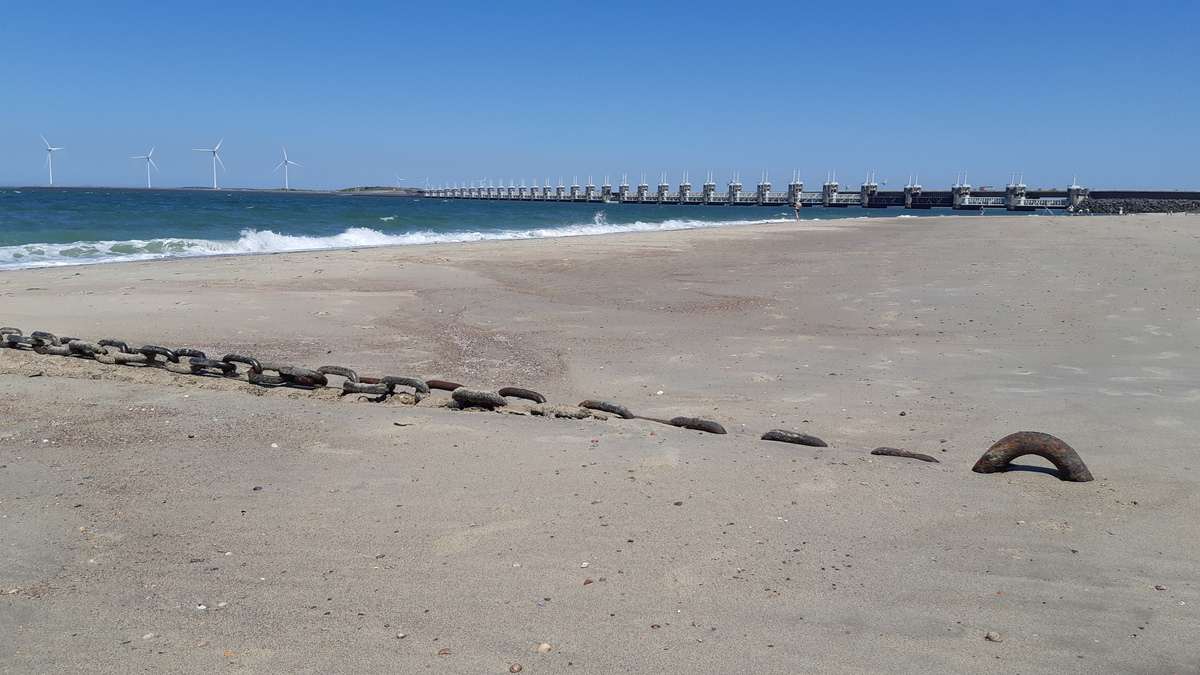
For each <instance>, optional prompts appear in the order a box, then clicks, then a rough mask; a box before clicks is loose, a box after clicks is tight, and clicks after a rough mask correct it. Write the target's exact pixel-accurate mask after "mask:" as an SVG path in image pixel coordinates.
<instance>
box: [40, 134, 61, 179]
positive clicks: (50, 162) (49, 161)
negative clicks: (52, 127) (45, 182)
mask: <svg viewBox="0 0 1200 675" xmlns="http://www.w3.org/2000/svg"><path fill="white" fill-rule="evenodd" d="M42 142H43V143H45V144H46V166H48V167H50V187H54V153H56V152H58V151H59V150H65V149H66V148H61V147H59V148H56V147H54V146H52V145H50V141H48V140H46V137H45V136H42Z"/></svg>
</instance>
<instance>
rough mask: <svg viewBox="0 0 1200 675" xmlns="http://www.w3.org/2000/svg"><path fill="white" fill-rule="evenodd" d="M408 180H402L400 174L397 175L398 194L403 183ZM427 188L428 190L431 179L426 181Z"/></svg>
mask: <svg viewBox="0 0 1200 675" xmlns="http://www.w3.org/2000/svg"><path fill="white" fill-rule="evenodd" d="M406 180H408V179H407V178H401V177H400V174H396V191H397V192H399V191H400V184H401V183H403V182H404V181H406ZM425 187H426V188H428V187H429V179H428V178H426V179H425Z"/></svg>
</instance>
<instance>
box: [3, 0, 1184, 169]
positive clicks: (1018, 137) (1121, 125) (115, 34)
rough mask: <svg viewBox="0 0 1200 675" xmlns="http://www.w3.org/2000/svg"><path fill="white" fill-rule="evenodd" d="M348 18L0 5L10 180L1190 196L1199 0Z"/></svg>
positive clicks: (368, 7)
mask: <svg viewBox="0 0 1200 675" xmlns="http://www.w3.org/2000/svg"><path fill="white" fill-rule="evenodd" d="M243 4H245V5H250V4H253V5H255V7H253V8H247V7H246V6H243ZM340 4H342V5H344V6H343V7H342V8H341V9H337V8H335V5H334V3H315V2H287V3H283V2H280V3H275V4H273V5H272V4H271V3H266V2H255V3H225V2H209V1H206V2H190V3H182V2H162V3H146V2H138V3H133V2H86V3H85V2H73V1H72V2H68V1H64V2H54V3H45V2H42V3H32V2H24V3H17V2H10V3H5V4H4V7H3V9H2V10H0V14H2V16H0V184H9V185H12V184H41V183H44V182H45V180H46V169H45V164H44V162H45V158H44V156H45V151H44V150H43V146H42V142H41V140H40V139H39V138H38V135H39V134H45V135H46V136H47V138H49V140H50V141H51V143H53V144H55V145H61V146H64V147H65V148H66V149H65V150H63V151H62V152H59V153H57V154H56V155H55V167H54V168H55V178H56V182H58V183H60V184H66V185H84V184H89V185H97V184H103V185H139V184H143V183H144V180H145V178H144V173H143V165H141V164H139V163H138V162H136V161H134V160H131V159H128V157H129V156H130V155H135V154H143V153H145V152H146V151H147V150H149V149H150V147H151V146H155V147H156V148H157V150H156V152H155V159H157V160H158V162H159V165H160V166H161V167H162V171H161V173H159V174H156V175H155V181H156V183H157V184H160V185H163V186H183V185H204V184H207V183H208V182H210V180H211V178H210V175H209V161H210V160H209V159H208V158H207V157H205V156H204V155H201V154H200V153H197V152H192V151H191V150H190V149H191V148H194V147H203V146H211V145H213V144H215V143H216V142H217V141H218V140H220V139H221V138H224V139H225V145H224V148H223V152H222V157H223V159H224V160H225V163H226V164H227V165H228V173H226V174H224V175H223V176H222V178H221V182H222V184H223V185H227V186H246V187H262V186H271V185H275V184H278V182H279V180H280V179H279V177H278V175H277V174H273V173H272V168H273V167H274V165H275V164H276V163H277V162H278V161H279V152H280V150H279V148H280V146H281V145H286V146H287V148H288V151H289V154H290V155H291V156H292V158H293V159H295V160H296V161H299V162H300V163H301V164H303V165H304V166H303V168H299V169H294V170H293V173H292V184H293V187H343V186H349V185H361V184H392V183H393V182H394V177H395V175H396V173H399V174H400V176H401V177H404V178H408V179H410V181H411V182H409V183H408V184H410V185H416V186H420V185H422V184H424V180H425V178H426V177H428V178H429V180H430V181H431V182H432V183H433V184H439V183H442V182H446V181H464V180H472V179H476V178H481V177H488V178H493V179H501V178H503V179H516V180H517V181H520V180H521V179H522V178H524V179H527V180H532V179H534V178H537V179H538V180H539V181H540V180H543V179H545V178H546V177H547V176H549V177H551V178H552V180H553V181H554V182H557V180H558V177H559V176H563V177H565V179H566V180H567V181H568V182H569V181H570V180H571V179H572V177H573V176H575V175H578V176H579V178H580V179H581V180H582V179H584V178H586V177H587V176H588V175H589V174H590V175H592V176H593V177H594V178H595V180H596V181H597V182H598V181H599V180H600V179H602V178H603V176H604V175H605V174H609V175H611V176H612V178H613V179H614V181H615V180H616V179H617V178H618V177H619V174H620V173H621V172H628V173H629V174H630V179H631V181H632V182H635V183H636V181H637V179H638V178H640V173H641V172H642V171H646V172H647V173H648V174H649V175H648V178H649V180H650V182H651V183H653V182H655V181H656V180H657V176H658V173H659V172H660V171H663V170H666V171H668V172H669V176H670V180H671V182H672V183H674V182H676V181H677V180H678V179H679V177H680V175H681V173H682V171H683V170H684V169H688V170H690V172H691V177H692V182H693V183H697V184H698V183H700V182H701V181H702V180H703V177H704V172H705V171H706V170H709V169H711V170H714V171H715V172H716V175H717V180H718V182H719V183H724V182H725V181H726V180H727V179H728V177H729V173H730V171H731V170H733V169H738V170H740V172H741V174H742V179H743V182H745V183H747V184H751V183H754V182H757V180H758V177H759V175H760V173H761V171H762V170H763V169H769V170H770V172H771V178H772V179H773V181H774V183H775V184H776V185H779V184H783V183H786V182H787V180H788V179H789V178H790V176H791V172H792V170H793V169H799V170H800V171H801V174H802V176H803V178H804V179H805V181H806V182H807V183H808V184H810V185H812V184H816V183H819V182H821V181H823V180H824V178H825V174H826V172H827V171H831V170H836V171H837V172H838V177H839V179H841V180H842V182H843V183H849V184H853V185H857V184H858V183H859V182H861V181H862V179H863V177H864V175H865V173H866V172H867V171H868V170H871V169H873V170H875V171H876V172H877V175H878V177H879V179H880V180H884V179H886V180H888V184H889V186H893V185H897V184H903V183H904V182H905V181H906V180H907V178H908V176H909V174H911V173H916V172H919V173H920V176H921V181H922V182H923V183H924V184H925V185H927V186H941V185H947V184H949V183H951V182H952V181H953V179H954V176H955V174H956V173H957V172H958V171H960V170H963V169H966V170H967V171H969V175H968V178H969V179H970V181H971V182H972V183H974V184H975V185H981V184H992V185H1001V184H1003V183H1005V182H1007V180H1008V177H1009V175H1010V173H1011V172H1014V171H1024V173H1025V181H1026V183H1028V184H1030V185H1056V186H1062V185H1065V184H1066V183H1067V182H1069V181H1070V180H1071V177H1072V175H1073V174H1078V176H1079V179H1080V182H1081V183H1083V184H1086V185H1089V186H1092V187H1105V186H1108V187H1111V186H1127V187H1167V188H1191V189H1200V38H1198V37H1197V33H1196V26H1197V23H1198V22H1200V3H1196V2H1194V1H1189V2H1155V1H1149V2H1140V3H1129V2H1105V1H1092V2H1045V3H1012V4H1009V5H1005V4H1003V3H997V2H948V3H934V2H895V1H889V2H877V1H874V0H860V1H858V2H845V3H807V2H795V1H794V0H793V1H791V2H769V1H764V2H757V3H746V2H729V3H724V4H722V3H712V2H691V3H655V2H628V3H626V2H607V3H591V4H586V5H585V4H583V3H530V4H523V3H519V2H495V1H494V0H492V1H489V2H482V3H474V2H471V3H467V2H463V3H422V4H417V3H396V2H378V3H375V2H366V1H363V2H356V3H340Z"/></svg>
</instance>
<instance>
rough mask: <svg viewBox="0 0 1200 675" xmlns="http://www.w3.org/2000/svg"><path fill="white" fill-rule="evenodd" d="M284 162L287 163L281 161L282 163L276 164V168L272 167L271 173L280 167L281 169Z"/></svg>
mask: <svg viewBox="0 0 1200 675" xmlns="http://www.w3.org/2000/svg"><path fill="white" fill-rule="evenodd" d="M284 164H286V162H280V163H278V164H276V165H275V168H274V169H271V173H275V172H277V171H279V169H280V168H281V167H282V166H283V165H284Z"/></svg>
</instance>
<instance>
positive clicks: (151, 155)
mask: <svg viewBox="0 0 1200 675" xmlns="http://www.w3.org/2000/svg"><path fill="white" fill-rule="evenodd" d="M146 156H147V157H153V156H154V148H153V147H152V148H150V152H147V153H146Z"/></svg>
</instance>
